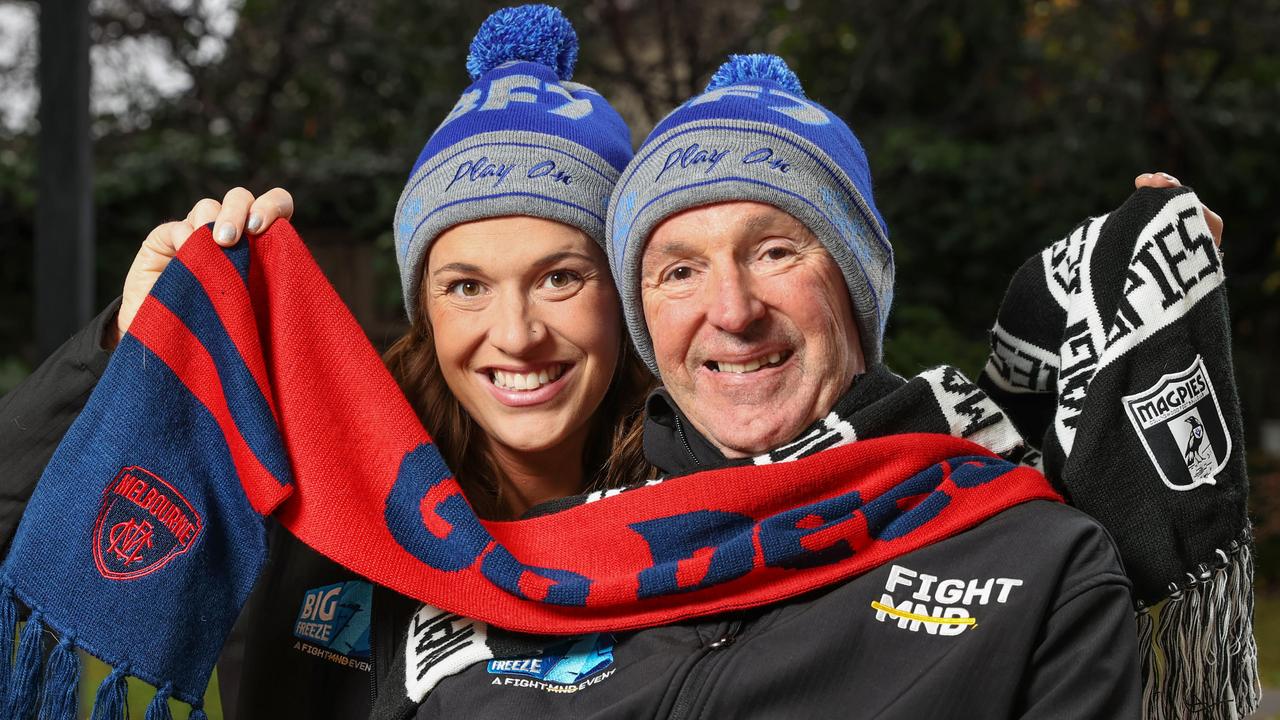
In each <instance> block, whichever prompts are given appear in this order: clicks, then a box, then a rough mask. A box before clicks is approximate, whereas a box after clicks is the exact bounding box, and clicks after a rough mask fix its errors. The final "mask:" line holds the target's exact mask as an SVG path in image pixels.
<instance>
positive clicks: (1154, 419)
mask: <svg viewBox="0 0 1280 720" xmlns="http://www.w3.org/2000/svg"><path fill="white" fill-rule="evenodd" d="M1124 406H1125V411H1126V412H1127V413H1128V415H1129V420H1130V422H1132V423H1133V428H1134V430H1136V431H1137V432H1138V438H1139V439H1140V440H1142V445H1143V447H1145V448H1146V449H1147V455H1149V456H1150V457H1151V460H1152V462H1153V463H1155V466H1156V471H1157V472H1159V473H1160V479H1161V480H1164V484H1165V485H1168V486H1169V487H1170V488H1173V489H1174V490H1194V489H1195V488H1197V487H1199V486H1201V485H1214V484H1217V475H1218V473H1220V472H1222V469H1223V468H1225V467H1226V466H1227V459H1228V456H1229V455H1230V454H1231V436H1230V435H1228V434H1227V423H1226V421H1225V420H1224V419H1223V418H1222V408H1221V406H1220V405H1218V396H1217V394H1216V393H1214V390H1213V383H1212V382H1210V380H1209V373H1208V372H1206V371H1205V368H1204V359H1203V358H1201V357H1200V356H1198V355H1197V356H1196V359H1195V362H1193V363H1191V367H1189V368H1187V369H1186V370H1183V371H1182V372H1176V373H1170V374H1168V375H1164V376H1162V377H1161V378H1160V380H1158V381H1157V382H1156V384H1155V385H1153V386H1151V387H1150V388H1147V389H1146V390H1144V391H1142V392H1140V393H1138V394H1136V395H1127V396H1125V398H1124Z"/></svg>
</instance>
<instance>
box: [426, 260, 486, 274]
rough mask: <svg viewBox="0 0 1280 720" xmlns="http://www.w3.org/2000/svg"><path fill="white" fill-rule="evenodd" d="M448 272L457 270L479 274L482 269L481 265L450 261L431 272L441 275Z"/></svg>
mask: <svg viewBox="0 0 1280 720" xmlns="http://www.w3.org/2000/svg"><path fill="white" fill-rule="evenodd" d="M447 272H456V273H461V274H463V275H475V274H479V273H480V272H482V271H481V270H480V267H479V266H478V265H472V264H470V263H461V262H455V263H449V264H448V265H445V266H443V267H440V268H437V269H436V270H435V271H434V272H432V273H431V274H432V275H440V274H441V273H447Z"/></svg>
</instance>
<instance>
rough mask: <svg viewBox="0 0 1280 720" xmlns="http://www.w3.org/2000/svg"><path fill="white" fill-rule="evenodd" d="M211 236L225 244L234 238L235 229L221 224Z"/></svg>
mask: <svg viewBox="0 0 1280 720" xmlns="http://www.w3.org/2000/svg"><path fill="white" fill-rule="evenodd" d="M213 236H214V238H216V239H217V240H218V242H220V243H223V244H226V243H229V242H231V241H232V240H235V239H236V229H235V228H234V227H232V226H230V225H221V226H219V227H218V230H217V231H216V232H215V233H214V234H213Z"/></svg>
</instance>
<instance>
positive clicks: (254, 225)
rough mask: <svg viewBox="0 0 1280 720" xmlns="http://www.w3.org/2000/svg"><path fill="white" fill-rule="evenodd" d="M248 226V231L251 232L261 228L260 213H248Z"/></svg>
mask: <svg viewBox="0 0 1280 720" xmlns="http://www.w3.org/2000/svg"><path fill="white" fill-rule="evenodd" d="M248 227H249V232H251V233H256V232H258V230H260V229H262V215H259V214H258V213H250V214H249V225H248Z"/></svg>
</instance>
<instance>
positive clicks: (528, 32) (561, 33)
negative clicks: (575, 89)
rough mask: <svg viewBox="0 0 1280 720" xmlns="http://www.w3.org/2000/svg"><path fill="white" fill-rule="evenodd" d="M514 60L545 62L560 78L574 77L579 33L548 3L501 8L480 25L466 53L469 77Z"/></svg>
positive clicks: (474, 78)
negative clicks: (469, 49) (469, 50)
mask: <svg viewBox="0 0 1280 720" xmlns="http://www.w3.org/2000/svg"><path fill="white" fill-rule="evenodd" d="M513 60H527V61H529V62H534V63H538V64H539V65H546V66H547V67H549V68H552V69H554V70H555V71H556V76H557V77H559V78H560V79H561V80H572V79H573V68H574V66H575V65H576V64H577V63H578V33H577V32H576V31H574V29H573V25H572V24H570V23H569V19H568V18H566V17H565V16H564V13H562V12H560V11H559V10H557V9H556V8H553V7H551V6H549V5H521V6H519V7H510V8H503V9H501V10H499V11H497V12H495V13H494V14H492V15H490V16H489V17H488V19H486V20H485V21H484V23H483V24H482V25H481V26H480V30H479V31H478V32H476V37H475V39H474V40H472V41H471V52H470V53H469V54H468V55H467V73H469V74H470V75H471V79H472V80H478V79H480V76H481V75H484V74H485V73H487V72H489V71H490V70H493V69H494V68H496V67H498V66H499V65H501V64H503V63H506V62H511V61H513Z"/></svg>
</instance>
